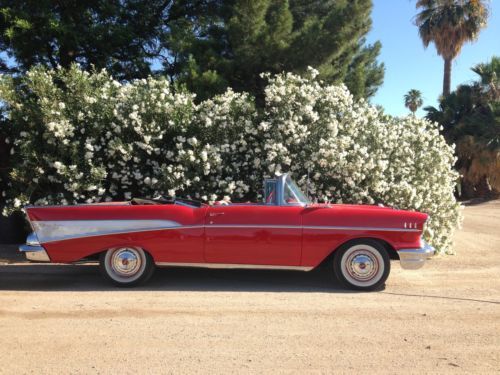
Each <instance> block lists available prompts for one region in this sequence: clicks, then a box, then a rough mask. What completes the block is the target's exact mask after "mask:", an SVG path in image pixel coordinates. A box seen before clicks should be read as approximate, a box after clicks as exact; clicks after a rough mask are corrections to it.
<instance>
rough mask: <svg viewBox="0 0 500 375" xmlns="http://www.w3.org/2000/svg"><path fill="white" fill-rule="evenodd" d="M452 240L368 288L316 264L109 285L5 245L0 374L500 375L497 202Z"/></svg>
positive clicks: (477, 209) (162, 275)
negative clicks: (449, 246)
mask: <svg viewBox="0 0 500 375" xmlns="http://www.w3.org/2000/svg"><path fill="white" fill-rule="evenodd" d="M456 243H457V246H456V249H457V255H455V256H446V257H440V258H437V259H434V260H433V261H432V262H430V263H429V264H427V265H426V266H425V268H423V269H421V270H418V271H405V270H402V269H400V267H399V264H397V263H396V262H393V264H392V266H393V270H392V273H391V276H390V277H389V280H388V282H387V285H386V288H385V290H383V291H380V292H375V293H354V292H349V291H346V290H344V289H342V288H341V287H340V286H339V285H338V284H337V283H336V282H334V281H332V279H331V277H330V275H329V273H328V270H319V271H313V272H310V273H301V272H285V271H250V270H243V271H240V270H224V271H222V270H197V269H161V270H158V272H156V274H155V275H154V276H153V279H152V280H151V282H150V283H149V284H148V285H146V286H144V287H141V288H137V289H132V290H127V289H116V288H114V287H111V286H109V285H108V284H106V283H105V281H104V280H103V279H102V278H101V277H100V275H99V272H98V269H97V267H96V266H93V265H72V266H62V265H34V264H28V263H21V262H19V259H18V258H16V259H15V258H13V257H12V256H11V255H12V249H11V248H5V247H3V248H1V250H0V373H1V374H4V373H5V374H14V373H15V374H23V373H36V374H43V373H46V374H49V373H50V374H53V373H74V374H79V373H118V372H119V373H124V374H129V373H130V374H132V373H180V372H182V373H214V372H215V373H298V372H300V373H302V372H314V373H331V372H335V373H339V372H340V373H343V372H353V373H402V372H408V373H446V372H451V373H500V201H496V202H490V203H486V204H482V205H477V206H472V207H467V208H466V209H465V223H464V228H463V229H462V230H460V231H459V232H458V233H457V235H456ZM2 263H3V264H2ZM7 263H9V264H7Z"/></svg>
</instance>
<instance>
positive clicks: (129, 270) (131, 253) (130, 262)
mask: <svg viewBox="0 0 500 375" xmlns="http://www.w3.org/2000/svg"><path fill="white" fill-rule="evenodd" d="M154 267H155V266H154V262H153V258H152V257H151V255H149V254H148V253H147V252H145V251H144V250H143V249H141V248H139V247H117V248H113V249H109V250H107V251H105V252H104V253H102V254H101V256H100V258H99V268H100V270H101V273H102V274H103V275H104V277H105V278H106V279H108V280H109V281H111V282H112V283H113V284H115V285H117V286H124V287H128V286H136V285H140V284H142V283H145V282H146V281H148V280H149V278H150V277H151V276H152V275H153V271H154Z"/></svg>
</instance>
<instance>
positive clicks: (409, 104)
mask: <svg viewBox="0 0 500 375" xmlns="http://www.w3.org/2000/svg"><path fill="white" fill-rule="evenodd" d="M423 103H424V102H423V100H422V93H421V92H420V91H418V90H415V89H412V90H410V91H408V92H407V93H406V94H405V107H406V108H408V109H409V110H410V111H411V113H412V114H413V116H415V112H417V109H418V108H419V107H421V106H422V104H423Z"/></svg>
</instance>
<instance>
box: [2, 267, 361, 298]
mask: <svg viewBox="0 0 500 375" xmlns="http://www.w3.org/2000/svg"><path fill="white" fill-rule="evenodd" d="M1 290H4V291H7V290H10V291H23V290H24V291H120V290H123V291H131V290H132V291H144V290H148V291H201V292H203V291H221V292H225V291H240V292H241V291H242V292H307V293H311V292H321V293H331V292H335V293H351V291H348V290H346V289H344V288H343V287H342V286H341V285H339V283H338V282H337V281H336V280H334V278H333V275H331V274H330V273H329V272H328V271H327V270H325V269H321V268H320V269H316V270H313V271H311V272H299V271H260V270H214V269H197V268H159V269H157V270H156V271H155V274H154V275H153V277H152V279H151V280H150V281H149V282H148V283H147V284H146V285H144V286H140V287H136V288H133V289H128V288H125V289H123V288H117V287H114V286H112V285H111V284H109V283H108V282H107V281H106V280H104V279H103V278H102V277H101V275H100V273H99V268H98V266H97V265H52V264H51V265H46V264H10V265H0V291H1Z"/></svg>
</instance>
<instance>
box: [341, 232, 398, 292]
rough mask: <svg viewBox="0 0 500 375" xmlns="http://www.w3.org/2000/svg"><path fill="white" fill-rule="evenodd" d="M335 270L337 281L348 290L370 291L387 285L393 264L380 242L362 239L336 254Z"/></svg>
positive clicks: (346, 245) (349, 244)
mask: <svg viewBox="0 0 500 375" xmlns="http://www.w3.org/2000/svg"><path fill="white" fill-rule="evenodd" d="M333 269H334V272H335V275H336V276H337V279H338V280H339V281H340V282H341V283H342V284H344V285H345V286H347V287H348V288H350V289H355V290H366V291H368V290H376V289H379V288H380V287H381V286H382V285H383V284H384V283H385V281H386V280H387V277H388V276H389V272H390V271H391V262H390V258H389V255H388V254H387V250H386V249H385V247H384V246H383V245H382V244H381V243H380V242H378V241H376V240H370V239H361V240H357V241H352V242H349V243H347V244H345V245H343V246H342V247H341V248H340V249H338V250H337V251H336V252H335V254H334V257H333Z"/></svg>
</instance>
